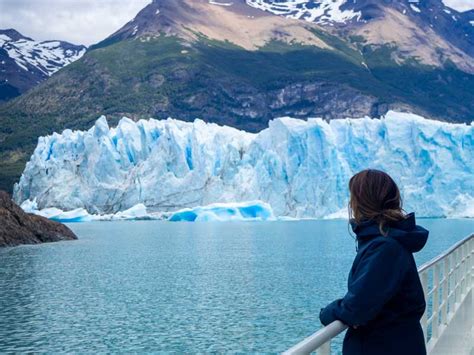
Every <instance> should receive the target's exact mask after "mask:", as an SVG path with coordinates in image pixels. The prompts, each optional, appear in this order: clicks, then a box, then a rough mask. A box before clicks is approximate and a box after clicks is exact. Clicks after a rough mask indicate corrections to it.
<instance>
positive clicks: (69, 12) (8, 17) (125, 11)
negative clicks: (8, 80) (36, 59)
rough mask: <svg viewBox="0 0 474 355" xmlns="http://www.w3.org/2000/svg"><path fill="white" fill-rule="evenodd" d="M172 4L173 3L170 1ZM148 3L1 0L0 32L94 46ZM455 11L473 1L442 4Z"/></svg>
mask: <svg viewBox="0 0 474 355" xmlns="http://www.w3.org/2000/svg"><path fill="white" fill-rule="evenodd" d="M170 1H174V0H170ZM150 2H151V0H0V28H2V29H5V28H14V29H16V30H17V31H19V32H21V33H22V34H23V35H25V36H27V37H31V38H34V39H37V40H55V39H59V40H65V41H68V42H71V43H75V44H85V45H87V46H88V45H91V44H94V43H97V42H99V41H101V40H103V39H104V38H106V37H108V36H109V35H110V34H112V33H113V32H115V31H116V30H118V29H119V28H121V27H122V26H123V25H124V24H126V23H127V22H128V21H130V20H131V19H132V18H133V17H134V16H135V15H136V14H137V13H138V12H139V11H140V10H141V9H142V8H144V7H145V6H146V5H147V4H149V3H150ZM444 3H445V4H446V5H447V6H450V7H453V8H454V9H456V10H458V11H466V10H469V9H473V8H474V0H444Z"/></svg>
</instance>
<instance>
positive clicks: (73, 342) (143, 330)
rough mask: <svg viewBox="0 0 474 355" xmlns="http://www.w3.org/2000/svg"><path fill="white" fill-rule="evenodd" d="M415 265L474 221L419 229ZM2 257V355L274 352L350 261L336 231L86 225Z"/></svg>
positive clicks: (349, 245)
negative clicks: (73, 237) (423, 239)
mask: <svg viewBox="0 0 474 355" xmlns="http://www.w3.org/2000/svg"><path fill="white" fill-rule="evenodd" d="M419 223H420V224H422V225H424V226H425V227H426V228H428V229H430V231H431V235H430V239H429V242H428V245H427V246H426V247H425V249H424V250H423V251H422V252H420V253H419V254H418V255H417V262H418V263H423V262H425V261H427V260H429V259H431V258H432V257H434V256H436V255H437V254H439V253H440V252H442V251H443V250H445V249H446V248H448V247H449V246H451V245H452V244H453V243H454V242H456V241H458V240H460V239H462V238H463V237H464V236H466V235H468V234H469V233H472V232H474V220H437V219H425V220H419ZM70 227H71V228H72V229H73V230H74V231H75V232H76V233H77V234H78V236H79V238H80V240H79V241H75V242H64V243H56V244H45V245H40V246H22V247H18V248H10V249H2V250H0V352H7V351H37V352H59V351H61V352H70V351H76V352H81V351H88V352H92V351H112V352H130V351H136V352H142V351H147V352H153V351H174V352H185V351H186V352H250V351H252V352H255V351H259V352H279V351H282V350H285V349H286V348H288V347H290V346H291V345H293V344H294V343H296V342H298V341H299V340H301V339H302V338H304V337H305V336H307V335H309V334H311V333H312V332H313V331H315V330H316V329H317V328H319V327H320V323H319V320H318V313H319V309H320V308H321V307H323V306H324V305H326V304H327V303H328V302H329V301H332V300H333V299H334V298H336V297H340V296H342V295H343V294H344V289H345V282H346V279H347V273H348V270H349V268H350V265H351V263H352V260H353V257H354V255H355V244H354V241H353V240H352V239H351V237H350V236H349V234H348V228H347V223H345V222H344V221H300V222H266V223H203V224H199V223H194V224H193V223H168V222H158V221H153V222H151V221H143V222H109V223H107V222H95V223H83V224H73V225H70Z"/></svg>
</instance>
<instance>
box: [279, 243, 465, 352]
mask: <svg viewBox="0 0 474 355" xmlns="http://www.w3.org/2000/svg"><path fill="white" fill-rule="evenodd" d="M472 238H474V234H471V235H469V236H467V237H465V238H464V239H462V240H460V241H459V242H457V243H455V244H454V245H453V246H451V247H450V248H449V249H447V250H446V251H444V252H443V253H441V254H439V255H438V256H436V257H434V258H433V259H431V260H430V261H428V262H426V263H424V264H423V265H421V266H420V267H419V268H418V273H419V274H421V273H422V272H424V271H426V270H428V269H429V268H430V267H432V266H433V265H435V264H436V263H438V262H439V261H440V260H443V259H445V258H446V257H448V256H449V255H450V254H452V253H453V252H454V251H455V250H457V249H458V248H459V247H460V246H462V245H463V244H465V243H467V242H468V241H470V240H471V239H472ZM347 328H348V326H347V325H346V324H344V323H342V322H341V321H339V320H336V321H334V322H332V323H330V324H328V325H327V326H325V327H323V328H321V329H319V330H318V331H317V332H316V333H314V334H312V335H310V336H309V337H307V338H306V339H304V340H302V341H301V342H299V343H298V344H296V345H294V346H293V347H291V348H290V349H288V350H287V351H285V352H284V353H283V354H284V355H290V354H309V353H311V352H314V351H315V350H316V349H318V348H321V347H323V346H326V348H325V349H324V350H325V352H326V353H327V354H329V353H330V344H329V342H330V340H331V339H332V338H335V337H336V336H338V335H339V334H341V333H342V332H343V331H345V330H346V329H347Z"/></svg>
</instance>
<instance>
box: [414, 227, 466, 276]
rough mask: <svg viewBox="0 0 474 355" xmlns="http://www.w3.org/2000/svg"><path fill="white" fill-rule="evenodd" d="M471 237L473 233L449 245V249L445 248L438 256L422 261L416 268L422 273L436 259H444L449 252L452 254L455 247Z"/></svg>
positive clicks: (436, 260)
mask: <svg viewBox="0 0 474 355" xmlns="http://www.w3.org/2000/svg"><path fill="white" fill-rule="evenodd" d="M472 238H474V234H471V235H468V236H467V237H466V238H464V239H461V240H460V241H459V242H457V243H456V244H454V245H453V246H451V247H450V248H449V249H447V250H445V251H444V252H442V253H441V254H439V255H438V256H435V257H434V258H433V259H431V260H430V261H427V262H426V263H424V264H423V265H421V266H420V267H419V268H418V273H422V272H423V271H425V270H426V269H428V268H430V267H431V266H433V265H434V264H436V263H437V262H438V261H440V260H442V259H444V258H445V257H447V256H448V255H449V254H452V253H453V251H455V250H456V249H457V248H459V247H460V246H461V245H463V244H464V243H467V242H468V241H469V240H471V239H472Z"/></svg>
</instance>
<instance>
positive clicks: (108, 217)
mask: <svg viewBox="0 0 474 355" xmlns="http://www.w3.org/2000/svg"><path fill="white" fill-rule="evenodd" d="M20 207H21V208H22V209H23V210H24V211H25V212H27V213H33V214H36V215H38V216H42V217H45V218H48V219H51V220H53V221H57V222H62V223H74V222H90V221H118V220H143V219H159V218H160V215H153V214H148V211H147V208H146V206H145V205H144V204H141V203H139V204H137V205H135V206H133V207H132V208H129V209H127V210H125V211H121V212H117V213H115V214H102V215H100V214H89V213H88V212H87V211H86V210H85V209H84V208H77V209H75V210H72V211H63V210H61V209H59V208H56V207H51V208H44V209H42V210H38V205H37V203H36V199H35V200H33V201H31V200H26V201H24V202H23V203H22V204H21V206H20Z"/></svg>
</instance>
